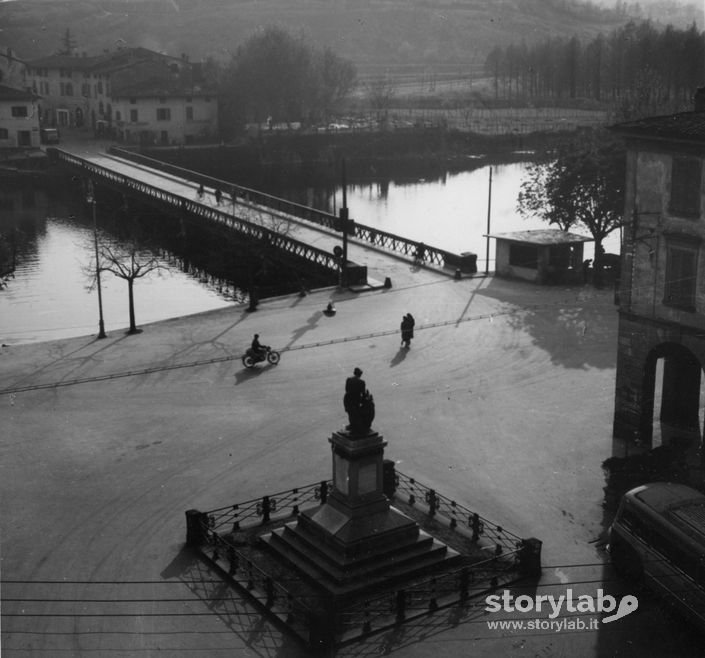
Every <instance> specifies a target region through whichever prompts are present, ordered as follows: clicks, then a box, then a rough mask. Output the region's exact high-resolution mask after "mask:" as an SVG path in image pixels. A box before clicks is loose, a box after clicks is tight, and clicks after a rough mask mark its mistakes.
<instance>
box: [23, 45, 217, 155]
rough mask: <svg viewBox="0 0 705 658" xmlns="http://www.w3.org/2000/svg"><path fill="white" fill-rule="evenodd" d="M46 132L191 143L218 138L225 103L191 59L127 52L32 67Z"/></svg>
mask: <svg viewBox="0 0 705 658" xmlns="http://www.w3.org/2000/svg"><path fill="white" fill-rule="evenodd" d="M27 77H28V83H29V85H30V86H31V88H32V90H33V91H34V92H35V93H37V94H39V95H40V96H42V103H41V109H42V113H41V121H42V125H47V126H57V127H62V126H71V127H77V128H81V127H88V128H91V129H93V130H94V131H96V132H102V131H107V132H109V133H111V134H113V135H114V136H115V137H117V138H118V139H120V140H122V141H125V142H129V143H138V142H143V143H152V144H153V143H167V144H184V143H188V142H192V141H195V140H199V139H206V138H209V137H212V136H215V135H216V133H217V125H218V124H217V121H218V103H217V98H216V94H215V91H214V90H207V89H206V88H205V87H204V85H203V83H202V81H201V80H200V67H199V66H198V65H194V64H191V63H190V62H189V61H188V59H186V57H180V58H177V57H170V56H168V55H163V54H161V53H157V52H154V51H152V50H148V49H146V48H122V49H120V50H117V51H114V52H107V53H104V54H102V55H99V56H96V57H87V56H85V55H84V56H75V55H51V56H49V57H43V58H41V59H36V60H32V61H30V62H27Z"/></svg>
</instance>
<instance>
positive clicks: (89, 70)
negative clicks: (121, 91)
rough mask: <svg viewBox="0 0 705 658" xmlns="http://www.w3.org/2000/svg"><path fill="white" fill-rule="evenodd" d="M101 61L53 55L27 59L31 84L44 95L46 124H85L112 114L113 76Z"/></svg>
mask: <svg viewBox="0 0 705 658" xmlns="http://www.w3.org/2000/svg"><path fill="white" fill-rule="evenodd" d="M101 61H102V58H100V57H85V56H84V57H77V56H73V55H50V56H49V57H42V58H40V59H36V60H32V61H29V62H27V80H28V84H29V86H30V87H31V89H32V91H33V92H34V93H35V94H38V95H39V96H41V97H42V101H41V121H42V125H44V126H53V127H57V128H66V127H69V126H71V127H77V128H81V127H84V126H89V125H91V124H92V123H94V122H95V121H97V120H98V119H99V118H104V117H105V116H107V115H109V113H110V100H109V99H110V96H109V91H110V90H109V80H108V77H107V76H106V75H105V73H104V72H102V71H101V70H100V69H99V68H98V66H99V64H100V63H101Z"/></svg>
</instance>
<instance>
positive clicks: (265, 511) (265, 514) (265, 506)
mask: <svg viewBox="0 0 705 658" xmlns="http://www.w3.org/2000/svg"><path fill="white" fill-rule="evenodd" d="M260 509H261V511H262V523H268V522H269V513H270V511H271V505H270V502H269V496H263V497H262V507H261V508H260Z"/></svg>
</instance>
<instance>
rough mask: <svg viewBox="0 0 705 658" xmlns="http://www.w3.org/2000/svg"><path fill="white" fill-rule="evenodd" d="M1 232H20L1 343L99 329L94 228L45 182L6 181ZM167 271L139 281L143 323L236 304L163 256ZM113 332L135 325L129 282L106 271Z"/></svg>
mask: <svg viewBox="0 0 705 658" xmlns="http://www.w3.org/2000/svg"><path fill="white" fill-rule="evenodd" d="M0 204H2V205H1V207H2V214H1V216H0V232H1V233H3V234H5V235H10V236H12V237H13V240H12V242H13V247H14V251H15V258H16V264H17V265H16V271H15V276H14V278H12V279H10V280H9V282H8V285H7V287H6V288H5V289H3V290H1V291H0V342H2V343H4V344H16V343H27V342H36V341H42V340H51V339H56V338H68V337H71V336H80V335H87V334H92V333H96V334H97V330H98V299H97V291H96V290H92V291H91V290H89V289H88V288H89V285H90V281H89V276H88V275H87V274H86V271H85V269H86V267H87V266H89V265H90V264H91V262H92V259H93V253H94V252H93V232H92V229H91V227H90V224H89V223H82V222H81V218H80V217H78V216H77V212H80V209H75V208H71V207H68V206H66V205H64V204H63V203H62V202H61V201H59V200H58V199H57V198H55V197H53V196H52V195H51V194H49V193H48V191H47V190H44V189H42V188H40V187H34V186H32V188H30V189H28V188H26V187H25V188H22V187H20V188H19V189H18V187H17V185H16V183H15V182H13V183H10V182H8V181H0ZM164 265H165V267H166V268H167V269H166V270H163V271H159V272H154V273H152V274H151V275H148V276H146V277H144V278H143V279H140V280H139V281H138V282H137V283H136V284H135V312H136V318H137V322H138V324H140V325H141V324H145V323H149V322H155V321H158V320H163V319H166V318H170V317H176V316H180V315H187V314H190V313H198V312H201V311H206V310H210V309H214V308H220V307H225V306H228V305H231V303H232V302H230V301H229V300H228V299H226V298H224V297H223V296H221V295H219V294H218V292H217V291H216V290H215V289H213V288H211V287H208V286H204V285H202V284H201V283H199V281H197V280H195V279H194V278H193V277H191V276H189V275H188V274H185V273H183V272H181V271H180V270H179V268H178V267H177V266H175V265H174V264H170V263H168V262H166V261H164ZM102 290H103V312H104V317H105V328H106V331H107V332H110V331H115V330H122V329H124V328H126V327H127V326H128V325H129V318H128V298H127V285H126V284H125V282H124V281H122V280H120V279H117V278H116V277H114V276H111V275H104V276H103V277H102Z"/></svg>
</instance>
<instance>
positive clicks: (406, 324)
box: [400, 313, 416, 349]
mask: <svg viewBox="0 0 705 658" xmlns="http://www.w3.org/2000/svg"><path fill="white" fill-rule="evenodd" d="M415 324H416V322H415V320H414V316H413V315H411V313H407V314H406V315H405V316H404V317H403V318H402V320H401V326H400V328H401V344H402V347H406V348H407V349H408V348H409V347H411V339H412V338H413V337H414V325H415Z"/></svg>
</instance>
